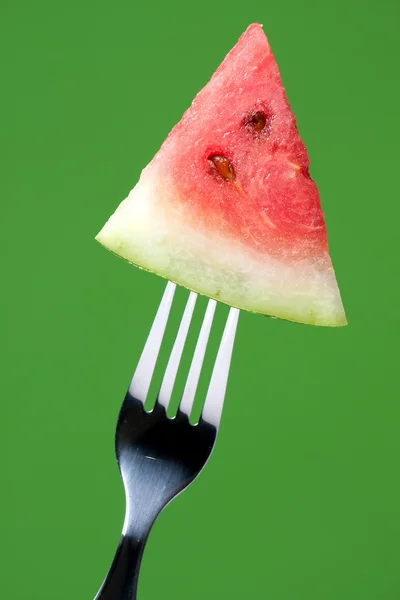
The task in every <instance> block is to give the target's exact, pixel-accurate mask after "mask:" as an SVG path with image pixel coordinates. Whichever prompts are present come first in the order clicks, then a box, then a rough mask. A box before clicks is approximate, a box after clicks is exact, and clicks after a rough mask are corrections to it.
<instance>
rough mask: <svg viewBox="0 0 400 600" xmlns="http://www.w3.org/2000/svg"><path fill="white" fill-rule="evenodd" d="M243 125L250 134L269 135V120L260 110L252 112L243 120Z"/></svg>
mask: <svg viewBox="0 0 400 600" xmlns="http://www.w3.org/2000/svg"><path fill="white" fill-rule="evenodd" d="M243 124H244V126H245V127H246V129H247V130H248V131H251V132H252V133H258V134H261V133H269V131H270V125H271V118H270V116H269V115H266V114H265V112H262V111H261V110H257V111H256V112H254V111H252V112H250V113H249V114H248V115H247V116H246V117H245V118H244V120H243Z"/></svg>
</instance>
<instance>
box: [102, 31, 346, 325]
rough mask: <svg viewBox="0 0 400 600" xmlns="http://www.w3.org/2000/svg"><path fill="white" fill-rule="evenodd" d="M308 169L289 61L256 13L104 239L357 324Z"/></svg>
mask: <svg viewBox="0 0 400 600" xmlns="http://www.w3.org/2000/svg"><path fill="white" fill-rule="evenodd" d="M308 169H309V160H308V155H307V151H306V149H305V146H304V144H303V142H302V140H301V138H300V136H299V133H298V131H297V127H296V121H295V117H294V115H293V113H292V111H291V109H290V106H289V103H288V100H287V97H286V94H285V90H284V88H283V85H282V81H281V77H280V74H279V71H278V66H277V64H276V62H275V59H274V57H273V55H272V52H271V49H270V46H269V44H268V41H267V38H266V36H265V34H264V32H263V30H262V27H261V26H260V25H258V24H253V25H251V26H250V27H249V28H248V29H247V30H246V31H245V33H244V34H243V35H242V36H241V37H240V39H239V41H238V43H237V44H236V46H235V47H234V48H233V49H232V50H231V51H230V53H229V54H228V55H227V56H226V58H225V60H224V61H223V63H222V64H221V65H220V67H219V68H218V69H217V71H216V72H215V73H214V75H213V76H212V78H211V80H210V81H209V83H208V84H207V85H206V86H205V87H204V88H203V89H202V90H201V91H200V93H199V94H198V95H197V96H196V98H195V99H194V101H193V103H192V106H191V107H190V108H189V109H188V110H187V111H186V113H185V114H184V115H183V117H182V120H181V121H180V122H179V123H178V124H177V125H176V126H175V127H174V129H173V130H172V131H171V133H170V134H169V135H168V137H167V139H166V141H165V142H164V144H163V145H162V147H161V149H160V150H159V152H158V153H157V154H156V156H155V157H154V158H153V160H152V161H151V162H150V164H149V165H148V166H147V167H146V168H145V169H144V170H143V172H142V174H141V177H140V180H139V182H138V183H137V185H136V186H135V187H134V189H133V190H132V191H131V192H130V194H129V196H128V197H127V198H126V199H125V200H124V201H123V202H122V203H121V204H120V206H119V207H118V208H117V210H116V212H115V213H114V214H113V215H112V216H111V218H110V219H109V220H108V222H107V223H106V224H105V226H104V227H103V229H102V230H101V231H100V233H99V234H98V235H97V237H96V239H97V240H98V241H99V242H100V243H101V244H103V245H104V246H105V247H106V248H108V249H109V250H111V251H113V252H115V253H116V254H118V255H119V256H121V257H123V258H125V259H126V260H128V261H129V262H131V263H133V264H135V265H137V266H139V267H141V268H144V269H147V270H149V271H152V272H154V273H157V274H159V275H161V276H163V277H165V278H167V279H170V280H171V281H174V282H175V283H178V284H180V285H183V286H185V287H187V288H189V289H192V290H194V291H196V292H198V293H200V294H204V295H206V296H210V297H212V298H215V299H217V300H219V301H221V302H224V303H226V304H229V305H231V306H235V307H237V308H241V309H245V310H248V311H253V312H257V313H263V314H265V315H269V316H273V317H279V318H282V319H287V320H291V321H297V322H301V323H309V324H313V325H328V326H340V325H345V324H346V317H345V313H344V309H343V305H342V301H341V298H340V293H339V289H338V286H337V282H336V278H335V274H334V270H333V267H332V263H331V260H330V257H329V253H328V244H327V235H326V227H325V222H324V215H323V212H322V209H321V205H320V200H319V194H318V189H317V187H316V185H315V183H314V181H313V180H312V179H311V177H310V175H309V170H308Z"/></svg>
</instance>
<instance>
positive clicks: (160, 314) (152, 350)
mask: <svg viewBox="0 0 400 600" xmlns="http://www.w3.org/2000/svg"><path fill="white" fill-rule="evenodd" d="M175 289H176V285H175V284H174V283H172V282H171V281H169V282H168V283H167V286H166V288H165V291H164V294H163V297H162V300H161V302H160V306H159V307H158V310H157V314H156V316H155V318H154V321H153V325H152V326H151V329H150V333H149V336H148V338H147V341H146V344H145V346H144V348H143V352H142V354H141V357H140V359H139V362H138V364H137V367H136V371H135V374H134V376H133V378H132V381H131V384H130V386H129V393H130V394H131V396H133V397H134V398H137V399H138V400H140V401H141V402H143V404H144V403H145V401H146V397H147V394H148V391H149V388H150V383H151V378H152V377H153V373H154V367H155V366H156V362H157V358H158V353H159V351H160V347H161V342H162V339H163V337H164V332H165V327H166V325H167V321H168V317H169V313H170V310H171V305H172V300H173V298H174V293H175Z"/></svg>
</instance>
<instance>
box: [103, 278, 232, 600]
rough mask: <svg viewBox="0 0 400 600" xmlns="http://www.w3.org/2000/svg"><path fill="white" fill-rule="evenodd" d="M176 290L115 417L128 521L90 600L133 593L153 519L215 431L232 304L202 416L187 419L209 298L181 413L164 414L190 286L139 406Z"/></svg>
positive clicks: (182, 484) (186, 321) (114, 599)
mask: <svg viewBox="0 0 400 600" xmlns="http://www.w3.org/2000/svg"><path fill="white" fill-rule="evenodd" d="M174 292H175V284H173V283H170V282H169V283H168V284H167V287H166V289H165V292H164V295H163V298H162V300H161V303H160V306H159V309H158V311H157V315H156V317H155V319H154V322H153V325H152V328H151V330H150V334H149V336H148V338H147V342H146V344H145V347H144V349H143V352H142V355H141V358H140V360H139V362H138V365H137V368H136V371H135V374H134V376H133V379H132V382H131V385H130V387H129V390H128V392H127V394H126V396H125V399H124V402H123V404H122V408H121V412H120V415H119V418H118V423H117V429H116V454H117V460H118V465H119V468H120V472H121V476H122V479H123V482H124V487H125V494H126V515H125V523H124V527H123V531H122V537H121V540H120V543H119V546H118V549H117V552H116V555H115V558H114V561H113V563H112V565H111V568H110V571H109V573H108V575H107V577H106V579H105V581H104V583H103V585H102V586H101V589H100V591H99V592H98V594H97V596H96V598H95V600H134V599H135V598H136V594H137V585H138V578H139V569H140V563H141V559H142V555H143V550H144V547H145V544H146V540H147V537H148V535H149V532H150V529H151V527H152V525H153V523H154V521H155V519H156V518H157V516H158V515H159V514H160V512H161V511H162V509H163V508H164V507H165V506H166V505H167V504H168V503H169V502H170V501H171V500H172V499H173V498H174V497H175V496H177V495H178V494H179V493H180V492H182V491H183V490H184V489H185V488H186V487H187V486H188V485H189V484H190V483H191V482H192V481H193V480H194V479H195V478H196V477H197V476H198V474H199V473H200V471H201V470H202V469H203V467H204V465H205V464H206V462H207V460H208V458H209V456H210V454H211V452H212V450H213V447H214V444H215V440H216V437H217V432H218V427H219V423H220V419H221V413H222V406H223V402H224V396H225V390H226V384H227V380H228V374H229V366H230V362H231V355H232V349H233V343H234V339H235V333H236V326H237V321H238V317H239V311H238V310H237V309H234V308H231V309H230V312H229V316H228V319H227V322H226V325H225V330H224V333H223V336H222V340H221V343H220V347H219V350H218V354H217V358H216V361H215V365H214V370H213V373H212V376H211V381H210V385H209V388H208V392H207V395H206V399H205V402H204V405H203V410H202V414H201V417H200V419H199V422H198V423H197V424H196V425H191V424H190V423H189V417H190V414H191V411H192V407H193V401H194V397H195V393H196V388H197V384H198V380H199V376H200V372H201V368H202V365H203V359H204V354H205V351H206V347H207V343H208V338H209V334H210V330H211V326H212V321H213V317H214V312H215V308H216V302H215V301H214V300H209V302H208V306H207V310H206V314H205V317H204V320H203V324H202V327H201V330H200V334H199V337H198V340H197V344H196V349H195V352H194V355H193V359H192V363H191V367H190V370H189V374H188V378H187V381H186V385H185V389H184V392H183V396H182V399H181V403H180V405H179V408H178V412H177V414H176V416H175V417H174V418H169V417H168V416H167V414H166V411H167V409H168V406H169V402H170V399H171V395H172V391H173V388H174V383H175V378H176V374H177V370H178V367H179V363H180V360H181V356H182V353H183V349H184V345H185V341H186V336H187V333H188V330H189V326H190V322H191V319H192V315H193V312H194V308H195V304H196V299H197V296H196V294H194V293H193V292H191V293H190V295H189V299H188V302H187V305H186V308H185V311H184V315H183V317H182V321H181V324H180V327H179V330H178V333H177V336H176V340H175V344H174V346H173V349H172V352H171V355H170V358H169V362H168V365H167V368H166V371H165V375H164V378H163V381H162V384H161V388H160V392H159V395H158V397H157V399H156V403H155V406H154V408H153V409H152V410H151V412H149V411H146V410H145V408H144V403H145V401H146V398H147V394H148V391H149V388H150V383H151V379H152V376H153V373H154V368H155V365H156V362H157V357H158V354H159V350H160V347H161V343H162V340H163V336H164V331H165V327H166V324H167V321H168V317H169V313H170V309H171V305H172V301H173V296H174ZM169 595H170V596H171V595H172V590H171V593H170V594H169Z"/></svg>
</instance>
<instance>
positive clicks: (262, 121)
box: [249, 111, 267, 131]
mask: <svg viewBox="0 0 400 600" xmlns="http://www.w3.org/2000/svg"><path fill="white" fill-rule="evenodd" d="M266 124H267V119H266V118H265V115H264V114H263V113H262V112H259V111H258V112H256V113H255V114H254V115H253V116H252V118H251V121H250V123H249V125H251V126H252V128H253V129H254V131H262V130H263V129H264V127H265V126H266Z"/></svg>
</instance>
